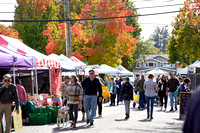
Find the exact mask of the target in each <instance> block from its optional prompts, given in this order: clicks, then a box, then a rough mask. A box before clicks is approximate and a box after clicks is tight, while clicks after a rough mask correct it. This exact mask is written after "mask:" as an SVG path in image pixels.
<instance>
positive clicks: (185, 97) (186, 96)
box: [179, 92, 192, 118]
mask: <svg viewBox="0 0 200 133" xmlns="http://www.w3.org/2000/svg"><path fill="white" fill-rule="evenodd" d="M191 97H192V93H191V92H181V93H180V113H179V118H181V116H183V115H184V114H185V111H186V109H187V105H188V103H189V102H190V99H191Z"/></svg>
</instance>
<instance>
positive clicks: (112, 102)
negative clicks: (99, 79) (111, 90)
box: [110, 94, 116, 105]
mask: <svg viewBox="0 0 200 133" xmlns="http://www.w3.org/2000/svg"><path fill="white" fill-rule="evenodd" d="M115 98H116V94H111V98H110V101H111V103H110V105H115Z"/></svg>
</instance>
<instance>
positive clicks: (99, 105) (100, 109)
mask: <svg viewBox="0 0 200 133" xmlns="http://www.w3.org/2000/svg"><path fill="white" fill-rule="evenodd" d="M97 105H98V114H99V115H101V114H102V101H101V102H99V96H98V98H97Z"/></svg>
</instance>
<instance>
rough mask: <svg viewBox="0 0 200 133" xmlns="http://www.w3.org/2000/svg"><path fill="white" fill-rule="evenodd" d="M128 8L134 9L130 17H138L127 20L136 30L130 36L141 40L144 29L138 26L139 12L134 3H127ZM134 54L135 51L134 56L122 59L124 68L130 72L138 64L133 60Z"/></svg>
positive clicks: (125, 56)
mask: <svg viewBox="0 0 200 133" xmlns="http://www.w3.org/2000/svg"><path fill="white" fill-rule="evenodd" d="M126 8H127V9H132V13H131V14H130V16H136V17H129V18H127V20H126V24H127V25H132V26H133V27H135V30H134V31H133V32H130V34H131V35H132V37H134V38H136V39H138V40H139V39H140V34H141V31H142V29H141V28H140V25H139V24H138V17H137V15H138V12H137V9H136V8H135V5H134V2H131V1H128V2H127V3H126ZM136 45H138V44H136ZM134 52H135V50H133V51H132V55H124V56H123V58H122V66H124V67H125V68H126V69H128V70H130V71H132V70H133V67H134V64H135V63H136V62H135V60H134V58H133V55H134Z"/></svg>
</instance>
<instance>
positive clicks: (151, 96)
mask: <svg viewBox="0 0 200 133" xmlns="http://www.w3.org/2000/svg"><path fill="white" fill-rule="evenodd" d="M153 78H154V75H153V74H149V76H148V80H147V81H145V82H144V90H145V96H146V102H147V119H149V118H150V119H153V107H154V100H155V97H156V82H154V81H153ZM150 105H151V108H149V106H150ZM150 109H151V111H150Z"/></svg>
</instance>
